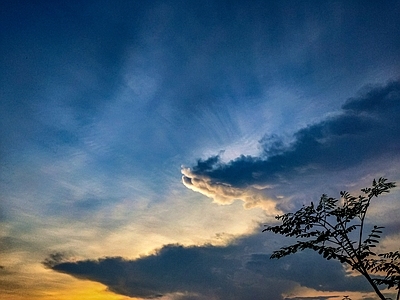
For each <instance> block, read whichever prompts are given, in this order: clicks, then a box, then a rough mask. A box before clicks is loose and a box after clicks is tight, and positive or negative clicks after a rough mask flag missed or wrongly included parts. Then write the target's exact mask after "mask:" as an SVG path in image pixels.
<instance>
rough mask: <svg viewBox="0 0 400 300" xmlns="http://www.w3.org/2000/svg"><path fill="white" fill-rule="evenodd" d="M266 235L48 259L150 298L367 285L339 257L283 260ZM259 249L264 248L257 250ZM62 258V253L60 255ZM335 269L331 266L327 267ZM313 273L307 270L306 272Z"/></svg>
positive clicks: (251, 295) (275, 294)
mask: <svg viewBox="0 0 400 300" xmlns="http://www.w3.org/2000/svg"><path fill="white" fill-rule="evenodd" d="M263 237H266V235H263V236H262V237H261V238H260V235H259V233H257V234H254V235H249V236H246V237H242V238H241V239H238V240H236V241H234V242H233V243H231V244H229V245H227V246H222V247H221V246H218V247H217V246H211V245H203V246H190V247H184V246H182V245H178V244H171V245H165V246H163V247H162V248H161V249H159V250H157V251H156V252H155V253H153V254H151V255H148V256H143V257H140V258H138V259H136V260H126V259H124V258H121V257H105V258H101V259H98V260H84V261H76V262H61V263H58V264H57V263H56V264H49V263H48V262H49V261H52V260H53V257H49V258H48V259H46V260H45V262H44V263H45V265H46V266H47V267H48V266H50V267H51V268H52V269H53V270H55V271H57V272H62V273H66V274H69V275H72V276H74V277H77V278H80V279H88V280H92V281H97V282H100V283H102V284H105V285H107V287H108V288H109V289H110V290H111V291H113V292H115V293H118V294H122V295H126V296H130V297H140V298H145V299H151V298H158V297H162V296H169V297H170V298H169V299H185V300H189V299H233V300H235V299H240V300H242V299H243V300H245V299H265V295H268V297H269V298H270V299H283V296H282V295H283V294H290V292H291V291H292V290H294V289H296V288H298V286H299V285H301V286H304V287H307V288H309V289H314V290H315V291H316V294H318V293H319V292H318V291H321V294H323V292H322V291H326V290H329V291H339V293H340V292H341V291H349V290H350V291H366V288H367V284H366V282H364V281H363V279H362V278H361V277H346V272H345V270H344V269H343V268H342V266H341V264H340V263H339V262H334V261H326V260H324V259H323V258H320V257H317V256H318V255H317V254H315V253H312V252H303V253H299V254H298V255H297V256H290V257H287V258H285V259H281V260H271V259H269V254H267V253H264V252H262V251H263V250H262V249H263V248H262V244H263V242H265V241H264V240H263ZM257 250H258V252H257ZM54 257H55V258H56V260H58V254H56V255H54ZM327 269H329V270H330V271H329V272H326V270H327ZM304 274H307V276H304Z"/></svg>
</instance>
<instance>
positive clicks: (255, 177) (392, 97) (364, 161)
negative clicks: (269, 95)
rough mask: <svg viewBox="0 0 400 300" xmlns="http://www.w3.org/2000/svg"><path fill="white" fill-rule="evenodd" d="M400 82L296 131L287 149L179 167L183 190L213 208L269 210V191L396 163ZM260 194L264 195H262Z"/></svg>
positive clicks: (272, 143)
mask: <svg viewBox="0 0 400 300" xmlns="http://www.w3.org/2000/svg"><path fill="white" fill-rule="evenodd" d="M399 113H400V82H399V81H392V82H389V83H388V84H387V85H385V86H378V87H369V88H365V89H364V91H363V92H362V93H361V94H360V95H359V96H357V97H354V98H351V99H348V100H347V101H346V103H345V104H344V105H343V106H342V109H341V111H340V112H338V113H336V114H335V115H332V116H328V117H326V118H325V119H324V120H322V121H319V122H317V123H315V124H311V125H309V126H307V127H305V128H302V129H300V130H298V131H297V132H296V133H295V134H294V142H292V143H291V144H290V145H288V146H284V145H283V143H281V142H279V141H277V140H276V138H275V139H272V140H271V139H268V138H267V139H263V140H261V142H260V144H261V148H262V149H263V151H262V153H261V154H260V156H258V157H254V156H243V155H242V156H240V157H238V158H236V159H234V160H231V161H229V162H227V163H224V162H222V161H221V159H220V157H219V156H218V155H217V156H211V157H209V158H208V159H205V160H198V161H197V164H196V165H195V166H193V167H192V168H182V174H183V177H182V181H183V183H184V185H185V186H187V187H188V188H190V189H192V190H194V191H197V192H200V193H202V194H204V195H206V196H208V197H211V198H213V199H214V201H215V202H218V203H223V204H225V203H231V202H232V201H234V200H235V199H240V200H242V201H244V205H245V207H253V206H259V207H264V208H265V206H267V207H269V208H271V207H273V202H277V201H278V199H276V198H275V199H274V198H271V197H268V196H267V195H268V190H269V187H270V186H272V185H280V184H283V183H286V184H287V183H290V182H291V181H293V180H294V179H295V178H302V177H307V176H315V175H318V174H327V173H328V174H329V173H334V172H340V171H343V170H346V169H350V168H354V167H365V166H366V165H368V164H369V163H370V161H372V160H375V161H376V160H392V163H394V164H396V163H398V162H399V158H400V157H399V153H400V140H399V138H398V137H399V136H400V123H399V122H398V116H399ZM262 191H263V192H264V194H263V193H262Z"/></svg>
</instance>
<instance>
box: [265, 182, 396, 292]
mask: <svg viewBox="0 0 400 300" xmlns="http://www.w3.org/2000/svg"><path fill="white" fill-rule="evenodd" d="M395 186H396V185H395V183H394V182H388V181H387V179H385V178H379V179H378V181H376V180H375V179H374V180H373V182H372V186H371V187H367V188H364V189H362V190H361V191H362V192H363V195H359V196H358V197H355V196H352V195H351V194H349V193H348V192H340V196H341V200H342V201H341V202H340V201H339V200H338V199H335V198H331V197H328V196H327V195H325V194H324V195H322V196H321V198H320V201H319V203H318V205H316V206H315V205H314V203H313V202H311V204H310V205H308V206H303V207H302V208H301V209H299V210H298V211H296V212H294V213H286V214H283V215H278V216H276V219H277V220H279V221H281V222H282V223H281V224H280V225H276V226H268V225H266V226H267V227H266V228H265V229H264V230H263V232H265V231H270V232H273V233H276V234H280V235H284V236H286V237H295V238H297V239H298V240H297V242H296V243H294V244H292V245H290V246H285V247H282V248H280V249H279V250H276V251H274V252H273V253H272V255H271V258H278V259H279V258H282V257H284V256H287V255H290V254H293V253H296V252H298V251H302V250H305V249H311V250H314V251H316V252H318V253H319V254H320V255H322V256H323V257H324V258H325V259H327V260H330V259H335V260H338V261H340V262H341V263H342V264H348V265H349V266H351V268H352V269H353V270H356V271H357V272H359V273H360V274H361V275H362V276H364V277H365V278H366V280H367V281H368V283H369V284H370V285H371V287H372V288H373V289H374V291H375V293H376V294H377V295H378V296H379V298H380V299H382V300H386V298H385V296H384V295H383V294H382V292H381V290H380V289H379V286H380V285H384V286H386V287H387V288H388V289H390V288H393V287H394V288H395V289H396V290H398V292H397V298H396V299H397V300H399V296H400V252H399V251H396V252H389V253H381V254H376V253H375V252H374V251H373V250H374V248H375V247H376V245H377V244H378V243H379V239H380V235H381V234H382V229H383V228H384V227H382V226H376V225H375V226H374V227H373V228H372V230H371V232H370V233H369V234H368V235H367V236H366V237H364V234H365V232H364V231H365V228H364V225H365V219H366V216H367V212H368V209H369V207H370V204H371V201H372V199H373V198H377V197H378V196H380V195H381V194H384V193H388V192H389V191H390V189H392V188H394V187H395ZM357 231H358V232H357ZM382 274H384V275H383V276H382ZM374 275H375V277H374V278H372V276H374ZM346 297H347V299H348V296H345V298H346Z"/></svg>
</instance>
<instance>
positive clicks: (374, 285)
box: [359, 270, 399, 300]
mask: <svg viewBox="0 0 400 300" xmlns="http://www.w3.org/2000/svg"><path fill="white" fill-rule="evenodd" d="M359 272H360V273H361V274H362V275H363V276H364V277H365V278H366V279H367V280H368V282H369V284H370V285H371V286H372V288H373V289H374V291H375V293H376V294H377V295H378V296H379V298H380V299H382V300H386V297H385V296H383V294H382V293H381V291H380V290H379V288H378V286H377V285H376V284H375V282H374V281H373V280H372V278H371V276H369V274H368V272H367V271H365V270H363V271H362V272H361V271H359ZM397 300H399V295H397Z"/></svg>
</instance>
